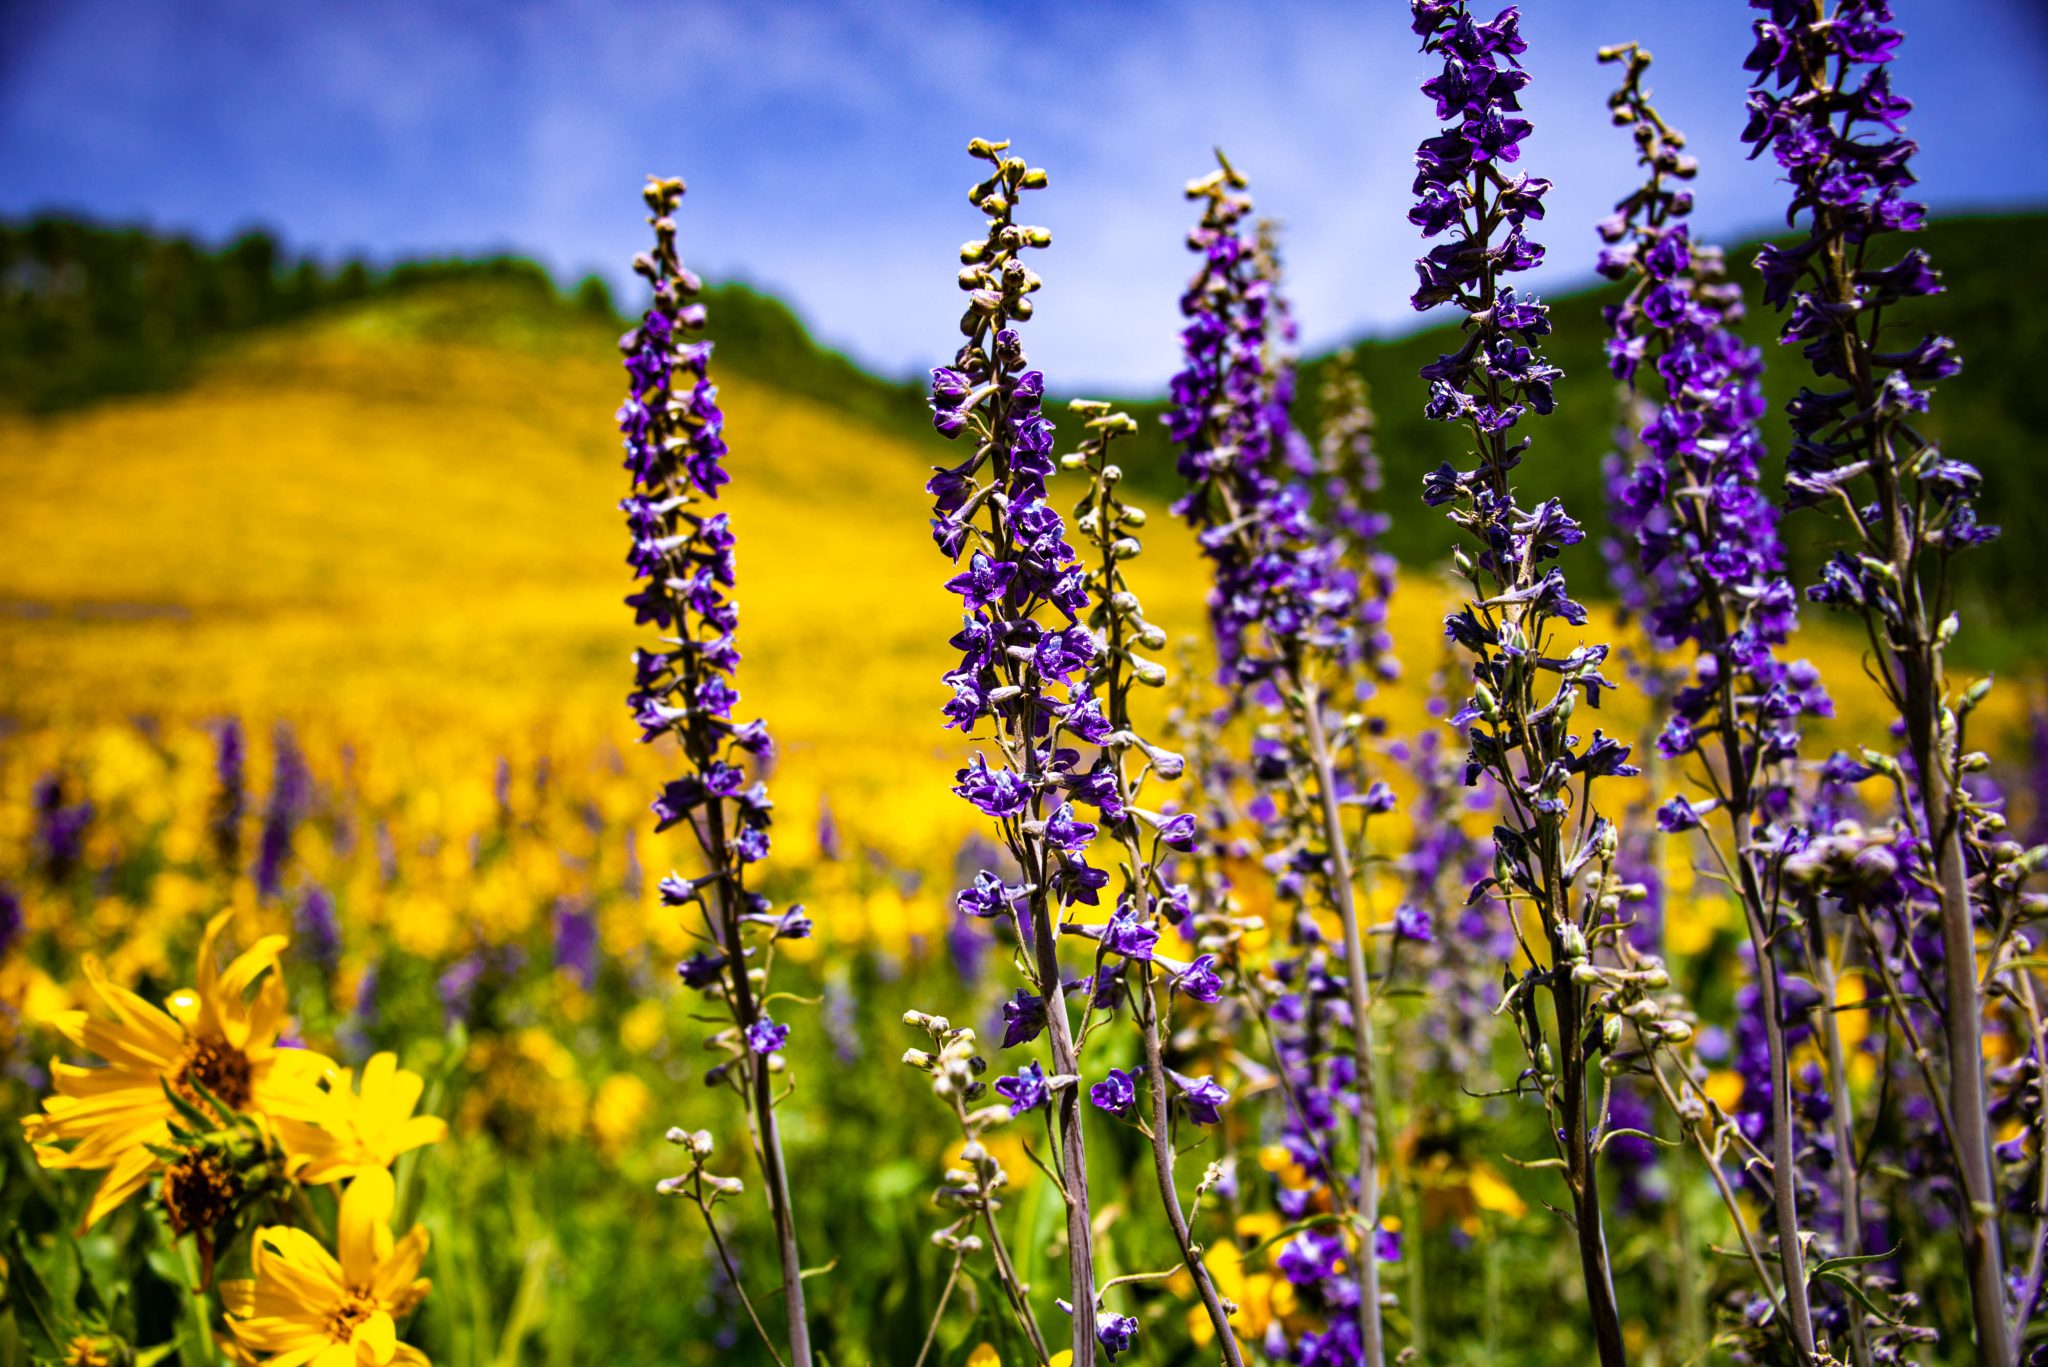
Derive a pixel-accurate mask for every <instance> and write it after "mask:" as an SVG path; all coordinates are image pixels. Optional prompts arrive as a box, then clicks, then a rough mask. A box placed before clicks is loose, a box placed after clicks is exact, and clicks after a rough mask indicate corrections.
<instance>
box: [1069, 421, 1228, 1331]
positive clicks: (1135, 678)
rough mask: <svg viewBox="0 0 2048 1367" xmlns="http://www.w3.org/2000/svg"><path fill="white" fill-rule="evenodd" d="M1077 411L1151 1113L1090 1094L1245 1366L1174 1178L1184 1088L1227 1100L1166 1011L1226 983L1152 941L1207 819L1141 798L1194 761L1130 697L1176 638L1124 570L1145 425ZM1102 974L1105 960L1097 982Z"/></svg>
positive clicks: (1137, 524)
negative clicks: (1178, 861)
mask: <svg viewBox="0 0 2048 1367" xmlns="http://www.w3.org/2000/svg"><path fill="white" fill-rule="evenodd" d="M1074 407H1075V409H1076V411H1077V413H1079V414H1080V416H1082V417H1083V418H1084V419H1085V420H1086V428H1087V432H1088V437H1087V439H1086V441H1085V442H1084V443H1083V445H1082V447H1081V449H1080V450H1079V451H1077V452H1075V453H1074V454H1073V455H1071V456H1068V457H1065V458H1063V460H1062V464H1065V465H1069V466H1071V467H1073V468H1076V469H1080V470H1083V471H1085V472H1086V473H1087V475H1088V492H1087V494H1086V495H1085V496H1084V497H1083V498H1082V500H1081V502H1080V504H1079V506H1077V507H1076V508H1075V510H1074V521H1075V526H1076V527H1077V528H1078V529H1079V530H1080V532H1081V533H1082V535H1083V536H1085V537H1086V538H1087V540H1088V548H1089V557H1090V561H1091V564H1090V566H1089V572H1088V590H1089V595H1090V597H1091V598H1092V599H1093V601H1094V606H1093V608H1092V610H1091V611H1090V613H1089V616H1088V625H1089V626H1090V627H1091V628H1092V629H1093V630H1094V631H1095V633H1096V635H1097V637H1098V639H1099V640H1100V641H1101V644H1102V650H1101V653H1100V654H1099V655H1098V657H1097V664H1096V668H1095V671H1094V674H1093V676H1092V677H1091V678H1090V680H1089V683H1090V685H1091V688H1092V689H1093V690H1099V692H1100V695H1101V698H1102V703H1103V709H1104V712H1105V713H1106V715H1107V717H1108V719H1109V725H1110V728H1111V730H1110V734H1109V735H1108V737H1107V738H1105V739H1104V741H1103V742H1102V754H1101V758H1100V759H1099V760H1097V762H1096V765H1095V767H1094V769H1093V770H1091V772H1090V775H1089V777H1090V780H1091V782H1093V783H1096V784H1106V785H1107V792H1106V794H1105V795H1104V800H1103V801H1102V802H1101V803H1100V804H1099V807H1100V810H1101V812H1102V821H1103V825H1104V827H1105V828H1107V830H1108V831H1109V833H1110V834H1111V835H1112V836H1114V837H1116V838H1117V839H1118V840H1119V841H1120V842H1121V843H1122V845H1123V854H1124V858H1123V863H1122V874H1123V888H1122V890H1121V892H1120V893H1119V894H1118V897H1117V909H1116V913H1115V915H1114V916H1112V917H1111V919H1110V924H1109V926H1108V927H1107V928H1105V929H1104V930H1102V931H1101V932H1099V933H1098V935H1097V936H1096V938H1097V940H1098V943H1099V945H1100V946H1101V952H1102V953H1110V952H1115V953H1118V954H1120V955H1121V956H1122V957H1123V958H1124V959H1125V961H1126V962H1127V963H1128V964H1131V965H1134V966H1135V970H1136V982H1135V983H1134V984H1133V985H1132V990H1131V992H1130V999H1131V1001H1132V1005H1133V1016H1134V1019H1135V1023H1136V1025H1137V1027H1138V1032H1139V1035H1140V1038H1141V1039H1142V1041H1143V1045H1144V1056H1145V1081H1146V1088H1147V1091H1148V1092H1149V1094H1150V1100H1151V1108H1150V1117H1149V1119H1147V1120H1138V1119H1137V1118H1136V1109H1137V1096H1136V1090H1137V1089H1136V1087H1135V1086H1134V1085H1133V1084H1132V1082H1131V1081H1130V1080H1129V1079H1128V1078H1126V1077H1124V1076H1122V1075H1121V1074H1120V1073H1119V1071H1118V1070H1115V1069H1112V1070H1111V1071H1110V1075H1109V1076H1108V1077H1107V1078H1105V1079H1104V1080H1103V1081H1101V1082H1098V1083H1097V1084H1095V1086H1094V1087H1092V1088H1090V1089H1089V1091H1090V1099H1091V1100H1092V1101H1094V1102H1095V1104H1096V1105H1097V1106H1099V1107H1101V1108H1102V1109H1103V1110H1106V1111H1109V1112H1111V1113H1113V1114H1117V1115H1120V1116H1124V1117H1127V1118H1130V1119H1132V1120H1133V1121H1134V1123H1136V1124H1137V1125H1138V1127H1139V1128H1140V1129H1141V1130H1142V1131H1143V1132H1144V1133H1145V1137H1146V1139H1147V1141H1148V1142H1149V1143H1150V1145H1151V1148H1152V1171H1153V1176H1154V1178H1155V1180H1156V1181H1157V1183H1158V1187H1159V1201H1160V1205H1161V1208H1162V1209H1163V1210H1164V1211H1165V1212H1166V1219H1167V1224H1168V1226H1169V1227H1170V1228H1171V1229H1172V1231H1173V1238H1174V1244H1175V1246H1176V1247H1177V1248H1178V1249H1179V1251H1180V1256H1181V1262H1182V1264H1183V1265H1184V1266H1185V1267H1186V1268H1187V1271H1188V1275H1189V1276H1190V1277H1191V1278H1193V1279H1194V1283H1195V1289H1196V1291H1197V1292H1198V1293H1199V1294H1200V1296H1201V1298H1202V1307H1203V1309H1204V1310H1205V1311H1206V1312H1207V1313H1208V1316H1209V1323H1210V1325H1211V1326H1212V1327H1213V1328H1214V1330H1215V1332H1216V1340H1217V1342H1218V1343H1219V1344H1220V1345H1221V1349H1222V1353H1223V1360H1224V1361H1225V1362H1226V1363H1229V1364H1231V1367H1241V1364H1242V1363H1243V1361H1244V1356H1243V1354H1242V1352H1241V1351H1240V1350H1239V1348H1238V1344H1237V1336H1236V1334H1235V1333H1234V1332H1233V1330H1232V1329H1231V1325H1230V1308H1229V1307H1227V1306H1226V1305H1225V1304H1224V1301H1223V1298H1222V1296H1221V1295H1220V1294H1219V1293H1218V1292H1217V1289H1216V1283H1215V1280H1214V1278H1212V1277H1211V1276H1210V1275H1209V1269H1208V1268H1207V1266H1206V1265H1204V1263H1203V1261H1202V1255H1201V1250H1200V1248H1199V1247H1198V1246H1197V1245H1196V1243H1195V1241H1194V1237H1193V1235H1192V1233H1191V1232H1190V1228H1189V1218H1188V1214H1187V1212H1186V1211H1185V1210H1183V1208H1182V1205H1181V1199H1180V1191H1179V1187H1178V1185H1177V1184H1176V1182H1175V1178H1174V1159H1175V1149H1174V1143H1173V1124H1172V1102H1173V1100H1174V1098H1175V1096H1176V1094H1178V1095H1179V1096H1180V1097H1181V1098H1182V1101H1183V1111H1184V1112H1185V1114H1186V1115H1187V1116H1188V1117H1189V1118H1190V1119H1191V1120H1193V1121H1194V1122H1195V1123H1197V1124H1202V1123H1213V1122H1214V1121H1215V1120H1216V1119H1218V1118H1219V1116H1218V1112H1217V1110H1216V1105H1217V1103H1218V1102H1219V1101H1221V1100H1223V1099H1224V1097H1223V1092H1222V1087H1221V1086H1220V1084H1218V1083H1217V1082H1216V1081H1215V1079H1213V1078H1195V1077H1189V1076H1186V1075H1184V1074H1181V1073H1177V1072H1175V1071H1174V1070H1172V1069H1170V1068H1168V1067H1167V1066H1166V1061H1165V1052H1164V1048H1163V1045H1162V1043H1161V1041H1162V1040H1163V1039H1164V1038H1166V1037H1167V1036H1168V1035H1169V1034H1170V1033H1171V1032H1170V1031H1169V1030H1167V1029H1166V1017H1167V1013H1168V1011H1169V1010H1170V1009H1171V1005H1172V1002H1173V999H1174V997H1175V996H1177V995H1184V996H1186V997H1188V998H1189V999H1190V1000H1193V1001H1197V1002H1206V1003H1214V1002H1216V1001H1217V1000H1218V998H1219V997H1220V996H1221V995H1222V992H1223V980H1222V978H1221V977H1220V976H1219V974H1218V973H1217V970H1216V964H1217V955H1215V954H1214V953H1204V954H1198V955H1196V956H1195V957H1194V958H1193V959H1191V960H1189V961H1187V962H1184V963H1183V962H1178V961H1175V960H1171V959H1168V958H1167V957H1166V956H1165V955H1163V954H1159V953H1157V952H1156V951H1155V950H1154V948H1153V945H1154V944H1155V943H1156V941H1157V939H1158V936H1159V926H1158V922H1159V921H1160V920H1161V919H1162V913H1164V914H1166V915H1171V916H1172V917H1173V919H1174V920H1175V921H1176V922H1179V923H1182V924H1185V923H1187V922H1188V921H1189V920H1190V919H1191V918H1192V916H1193V914H1194V909H1193V905H1192V898H1193V891H1192V889H1190V888H1189V887H1188V886H1187V885H1185V884H1182V883H1174V882H1169V881H1168V879H1167V877H1166V876H1165V874H1164V872H1163V871H1162V866H1163V865H1164V863H1165V862H1166V861H1167V860H1169V859H1170V858H1171V855H1163V854H1162V848H1161V847H1162V846H1164V847H1165V848H1166V849H1167V850H1172V851H1177V852H1180V853H1182V854H1192V853H1193V852H1194V850H1195V844H1196V840H1197V836H1198V826H1197V819H1196V817H1195V814H1194V813H1192V812H1184V813H1180V814H1178V815H1173V816H1168V815H1165V814H1164V813H1160V812H1154V811H1151V810H1148V809H1146V808H1144V807H1141V806H1140V805H1139V803H1140V802H1141V801H1142V800H1143V798H1144V790H1145V787H1146V785H1147V783H1148V782H1149V781H1150V780H1152V779H1153V778H1154V777H1155V776H1156V777H1157V778H1159V779H1163V780H1166V781H1169V782H1171V781H1172V780H1174V779H1177V778H1179V777H1180V776H1181V774H1182V772H1183V771H1184V770H1185V768H1186V761H1185V759H1184V758H1183V757H1182V756H1181V755H1179V754H1176V753H1174V752H1172V751H1170V750H1166V749H1162V748H1160V747H1158V746H1156V745H1151V744H1148V743H1147V742H1146V741H1145V740H1144V738H1143V737H1142V736H1141V735H1140V734H1139V733H1138V729H1137V723H1136V722H1135V721H1134V720H1133V718H1132V715H1131V694H1132V692H1133V690H1134V689H1135V688H1137V687H1138V686H1139V685H1140V684H1145V685H1149V686H1152V687H1158V686H1160V685H1163V684H1164V683H1165V682H1166V680H1165V676H1164V673H1163V671H1162V670H1161V668H1160V666H1159V665H1158V664H1156V663H1155V662H1153V661H1151V660H1148V659H1145V658H1144V657H1142V656H1140V655H1139V654H1138V653H1137V652H1138V650H1139V649H1141V648H1142V649H1145V650H1153V651H1156V650H1159V649H1160V648H1162V647H1163V646H1164V645H1165V644H1166V633H1165V632H1163V631H1161V630H1160V629H1159V628H1158V627H1157V626H1155V625H1153V624H1152V623H1150V622H1148V621H1146V620H1145V610H1144V605H1143V604H1142V603H1141V602H1139V600H1138V596H1137V593H1136V592H1135V591H1134V590H1133V589H1132V587H1131V584H1130V582H1129V580H1128V579H1127V578H1126V577H1125V575H1124V570H1123V565H1124V562H1125V561H1128V560H1130V559H1132V558H1134V557H1135V556H1136V555H1137V554H1138V553H1139V550H1140V549H1141V546H1140V542H1139V539H1138V532H1139V530H1140V529H1141V528H1142V527H1143V526H1144V525H1145V514H1144V511H1143V510H1142V509H1139V508H1135V507H1133V506H1131V505H1130V504H1128V503H1126V502H1124V500H1123V496H1122V495H1121V493H1120V492H1119V491H1118V486H1119V485H1120V484H1121V483H1122V482H1123V471H1122V469H1121V467H1119V466H1118V465H1116V464H1115V463H1114V462H1112V461H1111V459H1110V448H1111V446H1112V444H1113V443H1114V441H1115V440H1116V438H1117V437H1119V436H1125V435H1128V434H1130V433H1132V432H1135V431H1136V430H1137V424H1136V423H1135V422H1133V421H1132V420H1131V418H1130V417H1129V416H1128V415H1127V414H1123V413H1115V412H1111V411H1109V405H1107V404H1104V403H1096V402H1089V401H1086V400H1080V401H1076V403H1075V405H1074ZM1159 971H1164V973H1165V974H1166V975H1167V991H1166V997H1165V1002H1164V1003H1162V1001H1161V998H1160V993H1159V990H1158V979H1157V977H1156V974H1157V973H1158V972H1159ZM1102 973H1103V969H1102V966H1101V963H1100V955H1098V962H1097V967H1096V980H1097V982H1098V984H1099V983H1100V981H1101V977H1102ZM1098 995H1099V993H1098Z"/></svg>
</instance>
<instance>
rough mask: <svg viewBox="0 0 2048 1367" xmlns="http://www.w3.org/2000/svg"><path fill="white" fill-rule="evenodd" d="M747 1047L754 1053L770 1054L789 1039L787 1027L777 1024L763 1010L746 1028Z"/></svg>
mask: <svg viewBox="0 0 2048 1367" xmlns="http://www.w3.org/2000/svg"><path fill="white" fill-rule="evenodd" d="M746 1036H747V1048H748V1049H750V1050H752V1051H753V1052H754V1053H756V1054H762V1055H766V1054H772V1053H774V1052H776V1051H777V1050H778V1049H780V1048H782V1046H783V1045H784V1044H786V1043H788V1041H789V1027H788V1026H786V1025H777V1024H776V1023H775V1022H774V1021H773V1020H772V1019H770V1017H769V1015H768V1013H767V1012H766V1011H763V1012H762V1013H761V1014H760V1015H759V1016H758V1017H756V1018H755V1020H754V1023H753V1024H752V1025H749V1026H748V1027H747V1030H746Z"/></svg>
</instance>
